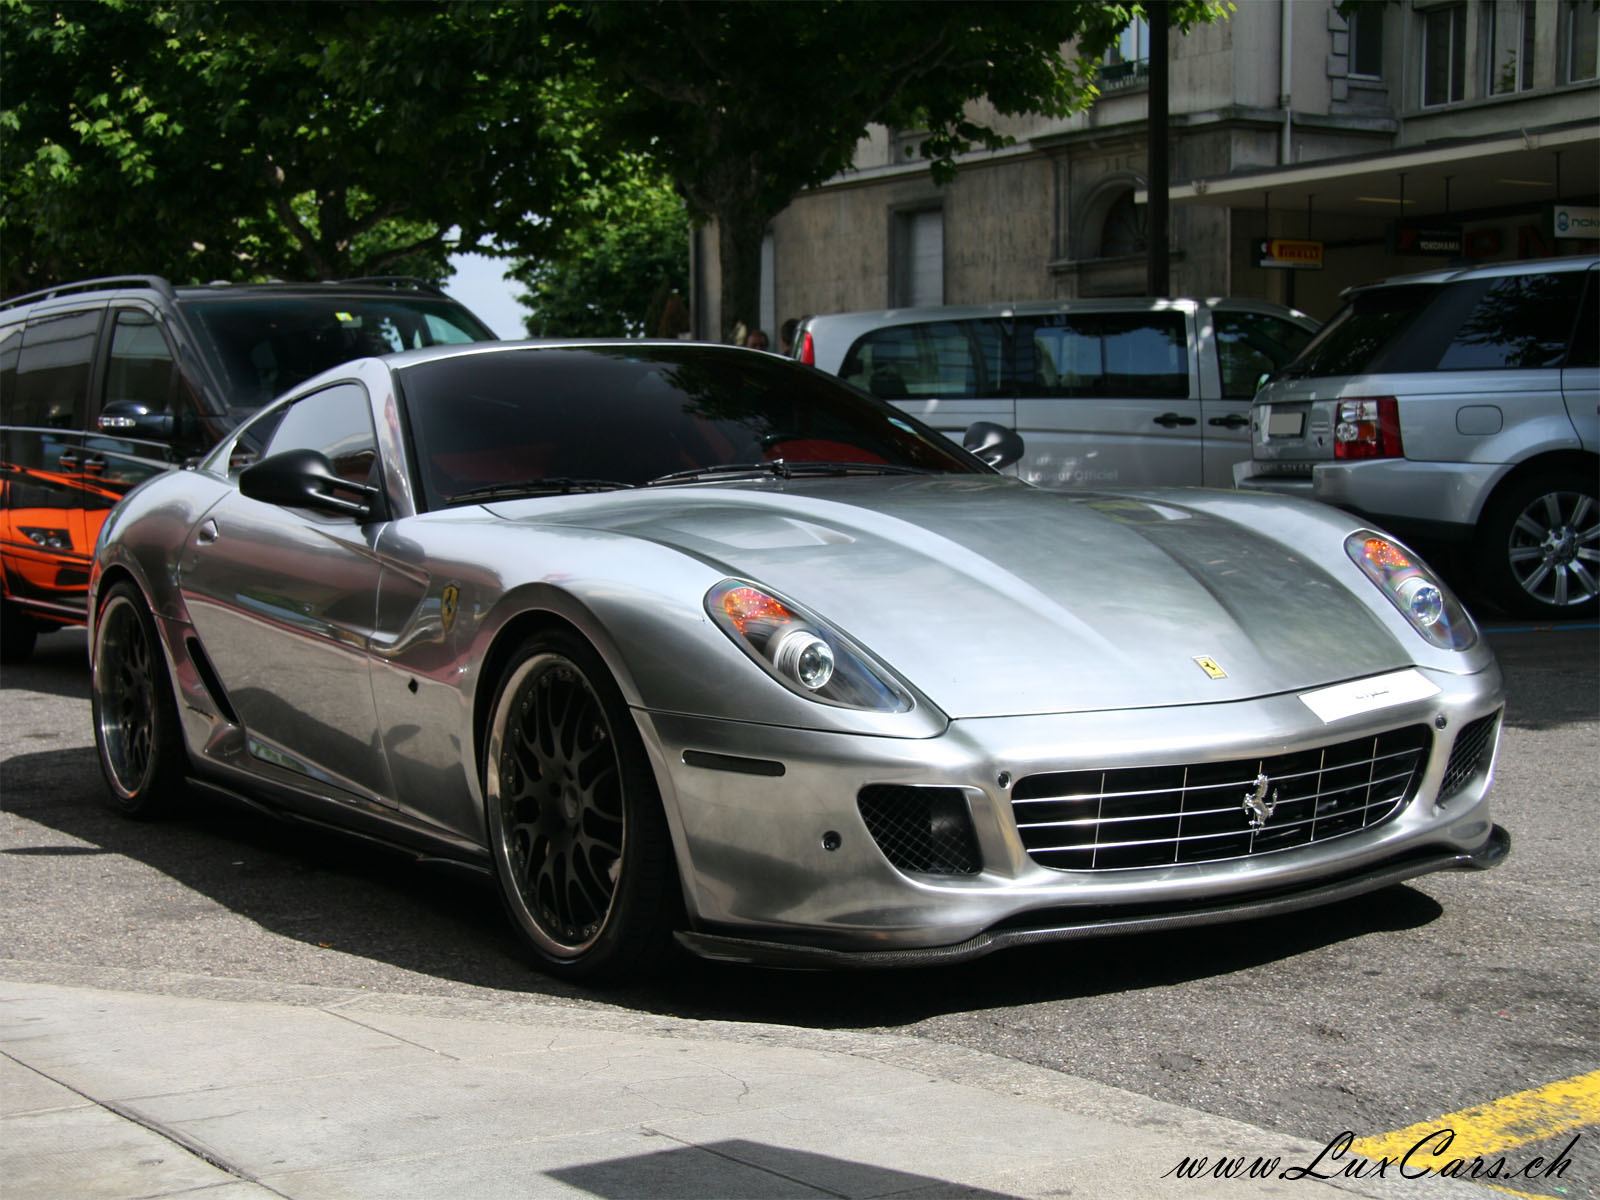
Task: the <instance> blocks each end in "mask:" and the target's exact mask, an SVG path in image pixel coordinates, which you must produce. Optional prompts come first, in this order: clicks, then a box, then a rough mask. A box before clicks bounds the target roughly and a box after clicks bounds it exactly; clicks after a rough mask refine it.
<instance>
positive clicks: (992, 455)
mask: <svg viewBox="0 0 1600 1200" xmlns="http://www.w3.org/2000/svg"><path fill="white" fill-rule="evenodd" d="M961 445H962V446H963V447H964V448H965V449H966V451H967V453H969V454H971V455H973V456H974V457H975V458H977V459H978V460H979V461H981V462H985V463H988V464H989V465H990V466H991V467H993V468H994V469H995V470H997V471H998V470H1000V469H1001V468H1002V467H1009V466H1010V465H1011V464H1012V463H1014V462H1016V461H1017V460H1018V459H1020V458H1021V457H1022V452H1023V445H1022V435H1021V434H1019V433H1018V432H1017V431H1016V430H1015V429H1007V428H1006V427H1005V426H1004V425H996V424H995V423H994V422H993V421H974V422H973V423H972V424H971V425H968V426H967V432H966V433H965V434H963V435H962V438H961Z"/></svg>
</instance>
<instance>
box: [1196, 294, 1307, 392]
mask: <svg viewBox="0 0 1600 1200" xmlns="http://www.w3.org/2000/svg"><path fill="white" fill-rule="evenodd" d="M1211 328H1212V331H1213V335H1214V336H1215V338H1216V341H1217V367H1218V370H1219V371H1220V372H1221V375H1222V397H1223V399H1224V400H1249V399H1250V398H1252V397H1253V396H1254V395H1255V394H1256V384H1257V383H1258V382H1260V379H1261V377H1262V376H1263V375H1266V374H1270V373H1271V372H1273V371H1276V370H1277V369H1278V368H1279V367H1281V366H1283V364H1284V363H1286V362H1288V361H1289V360H1290V359H1292V358H1293V357H1294V356H1295V355H1296V354H1299V353H1300V351H1302V350H1304V349H1305V347H1306V343H1307V342H1309V341H1310V340H1311V331H1310V330H1309V329H1305V328H1303V327H1302V326H1299V325H1296V324H1295V323H1294V322H1293V321H1285V320H1284V319H1283V318H1282V317H1274V316H1270V315H1268V314H1267V313H1256V312H1230V311H1225V310H1218V311H1213V312H1212V314H1211Z"/></svg>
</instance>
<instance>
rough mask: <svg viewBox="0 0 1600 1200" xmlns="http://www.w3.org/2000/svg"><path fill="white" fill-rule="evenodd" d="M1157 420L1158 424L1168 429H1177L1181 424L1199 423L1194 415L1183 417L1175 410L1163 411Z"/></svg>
mask: <svg viewBox="0 0 1600 1200" xmlns="http://www.w3.org/2000/svg"><path fill="white" fill-rule="evenodd" d="M1155 421H1156V424H1157V425H1161V426H1164V427H1165V428H1167V429H1175V428H1177V427H1178V426H1179V425H1194V424H1197V422H1196V420H1195V418H1194V417H1183V416H1179V415H1178V414H1177V413H1174V412H1169V413H1162V414H1161V415H1160V416H1159V417H1157V418H1156V419H1155Z"/></svg>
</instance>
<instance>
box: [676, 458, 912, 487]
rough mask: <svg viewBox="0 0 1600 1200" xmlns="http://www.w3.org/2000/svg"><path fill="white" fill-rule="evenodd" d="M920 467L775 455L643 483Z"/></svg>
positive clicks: (898, 471)
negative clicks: (762, 459)
mask: <svg viewBox="0 0 1600 1200" xmlns="http://www.w3.org/2000/svg"><path fill="white" fill-rule="evenodd" d="M929 473H930V472H928V471H927V470H925V469H924V468H922V467H902V466H898V465H896V464H895V463H863V462H804V461H802V462H789V461H788V460H786V459H782V458H775V459H773V460H772V461H770V462H749V463H721V464H719V465H717V466H714V467H692V468H690V469H689V470H687V471H669V472H668V473H667V474H665V475H660V476H657V477H656V478H655V479H652V480H651V481H650V482H649V483H647V484H645V486H646V487H655V486H656V485H657V484H670V483H694V482H698V481H702V480H707V479H730V478H732V479H760V478H763V477H764V476H769V475H770V476H773V477H775V478H778V479H794V478H796V477H797V476H801V475H927V474H929Z"/></svg>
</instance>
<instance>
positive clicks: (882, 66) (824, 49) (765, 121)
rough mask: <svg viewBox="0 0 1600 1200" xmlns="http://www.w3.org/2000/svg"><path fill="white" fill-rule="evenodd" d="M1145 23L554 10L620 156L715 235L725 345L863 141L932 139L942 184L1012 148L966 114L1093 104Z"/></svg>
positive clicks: (1067, 6) (733, 7)
mask: <svg viewBox="0 0 1600 1200" xmlns="http://www.w3.org/2000/svg"><path fill="white" fill-rule="evenodd" d="M1143 8H1144V6H1143V5H1140V4H1107V3H1102V2H1101V0H982V2H978V3H972V2H955V0H952V2H949V3H943V4H932V5H923V6H920V7H918V8H916V9H915V10H914V11H913V10H911V9H908V8H907V7H906V6H905V5H904V4H903V3H899V2H898V0H814V2H812V3H807V4H794V3H791V2H788V0H737V2H731V3H709V2H707V3H694V2H690V0H648V2H646V3H636V4H616V3H604V2H591V3H587V4H583V5H581V6H579V5H571V6H569V5H556V6H554V8H553V9H552V10H551V12H550V22H549V25H550V28H551V30H552V31H553V32H552V37H553V38H554V39H556V41H557V43H558V44H559V45H561V46H563V47H567V48H572V47H577V48H579V49H580V52H581V53H583V54H584V55H586V56H588V57H590V58H592V60H593V61H594V62H595V64H597V66H598V68H599V69H600V70H601V71H602V72H603V73H604V74H605V76H606V77H607V78H609V79H610V80H611V81H612V83H613V85H614V87H613V92H612V97H613V99H612V103H611V105H610V106H609V109H608V112H607V114H606V123H607V127H608V128H609V129H610V130H612V131H613V132H614V134H615V137H616V138H617V140H618V141H619V142H620V143H622V144H624V145H628V146H632V147H635V148H637V149H639V150H640V151H641V152H644V153H648V154H650V155H651V156H653V157H654V158H655V159H656V160H657V161H659V162H660V163H661V164H662V166H663V168H664V169H665V171H666V172H667V173H668V174H669V175H670V177H671V178H672V180H673V182H674V183H675V185H676V186H677V188H678V190H679V191H680V192H681V193H682V195H683V196H684V198H685V199H686V200H687V201H688V202H689V205H690V208H691V210H692V212H693V213H694V214H695V215H696V216H697V217H700V218H714V219H715V220H716V222H717V228H718V239H719V247H718V248H719V258H720V263H721V270H722V323H723V327H724V328H723V332H724V335H726V334H727V333H728V331H730V330H731V329H732V328H733V326H734V325H735V323H737V322H740V321H743V322H745V323H747V324H748V323H751V319H752V317H753V315H754V314H755V312H756V311H757V300H758V289H759V279H760V252H761V241H762V237H763V235H764V233H765V230H766V227H767V224H768V223H769V222H770V221H771V219H772V218H773V217H774V216H775V215H777V213H779V212H780V211H782V209H783V208H784V207H785V206H786V205H788V203H789V202H790V201H791V200H792V199H793V198H794V196H795V195H797V194H798V193H799V192H800V191H801V190H802V189H804V188H806V187H809V186H813V185H816V184H819V183H822V182H823V181H824V180H826V179H829V178H831V177H832V176H834V175H836V174H838V173H839V172H840V171H843V170H845V169H846V168H847V167H848V166H849V165H850V163H851V160H852V157H853V155H854V153H855V149H856V145H857V142H858V140H859V139H860V138H861V137H863V136H864V135H865V134H866V133H867V127H868V125H870V124H873V123H881V124H885V125H888V126H891V127H893V128H897V129H903V130H919V131H925V137H924V138H923V141H922V153H923V155H924V156H925V157H927V158H928V159H929V160H930V162H931V164H932V169H933V171H934V174H935V176H936V177H937V178H939V179H941V180H948V179H949V178H950V177H951V176H952V175H953V173H954V171H955V159H956V156H957V155H959V154H961V153H962V152H964V151H966V150H969V149H971V148H973V147H976V146H983V147H989V148H998V147H999V146H1002V145H1004V144H1006V142H1007V140H1008V139H1007V138H1006V137H1005V136H1003V135H1002V134H999V133H997V132H996V131H995V130H994V129H993V128H992V127H990V126H988V125H985V124H984V123H983V122H982V121H980V120H978V119H976V118H975V117H974V116H973V107H972V103H971V102H972V101H974V100H976V99H978V98H979V97H987V99H988V102H989V104H990V105H991V106H992V107H993V109H994V110H995V111H997V112H999V113H1002V114H1016V113H1024V112H1037V113H1045V114H1051V115H1063V114H1066V113H1069V112H1072V111H1074V110H1075V109H1078V108H1080V107H1083V106H1084V105H1087V104H1088V103H1089V102H1090V101H1091V100H1092V99H1093V97H1094V94H1095V92H1094V82H1093V81H1094V75H1095V70H1096V64H1097V62H1098V60H1099V59H1100V57H1101V55H1102V54H1103V53H1104V52H1105V50H1106V48H1107V47H1108V46H1110V45H1111V44H1112V43H1113V42H1114V41H1115V39H1116V37H1117V34H1118V33H1119V32H1121V30H1122V29H1124V28H1126V27H1127V25H1128V24H1129V22H1130V21H1132V20H1133V19H1134V18H1135V17H1137V16H1140V15H1142V13H1143ZM1169 11H1170V13H1171V21H1172V24H1173V25H1174V26H1176V27H1178V28H1188V27H1189V26H1190V25H1191V24H1192V23H1194V22H1195V21H1198V20H1211V19H1214V18H1216V17H1217V16H1220V15H1221V14H1222V13H1223V12H1224V11H1225V5H1223V4H1221V3H1217V2H1215V0H1172V3H1171V4H1170V9H1169ZM1067 43H1073V45H1074V47H1075V49H1074V53H1073V54H1071V55H1070V56H1064V55H1063V54H1062V48H1063V47H1064V46H1065V45H1066V44H1067ZM664 47H670V48H671V50H670V52H663V48H664Z"/></svg>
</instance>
